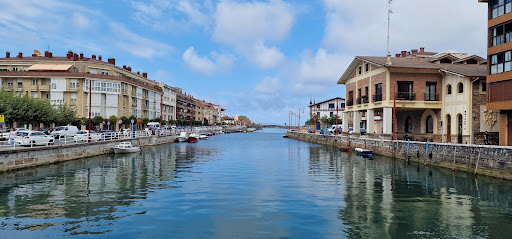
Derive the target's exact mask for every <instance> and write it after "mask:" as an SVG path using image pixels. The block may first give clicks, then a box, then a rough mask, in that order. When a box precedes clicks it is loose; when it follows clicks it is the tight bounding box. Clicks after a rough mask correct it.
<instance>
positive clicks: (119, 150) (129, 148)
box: [114, 142, 140, 154]
mask: <svg viewBox="0 0 512 239" xmlns="http://www.w3.org/2000/svg"><path fill="white" fill-rule="evenodd" d="M139 151H140V147H139V146H136V145H132V144H131V143H130V142H122V143H120V144H118V145H116V146H114V153H116V154H125V153H136V152H139Z"/></svg>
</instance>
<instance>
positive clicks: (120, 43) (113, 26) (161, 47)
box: [109, 22, 174, 59]
mask: <svg viewBox="0 0 512 239" xmlns="http://www.w3.org/2000/svg"><path fill="white" fill-rule="evenodd" d="M109 28H110V31H111V33H112V34H113V35H115V36H116V39H117V41H116V42H115V46H117V47H119V48H120V49H122V50H124V51H126V52H128V53H130V54H132V55H134V56H137V57H141V58H146V59H151V58H154V57H163V56H166V55H169V54H170V53H171V52H172V51H173V50H174V48H173V47H172V46H169V45H167V44H165V43H160V42H157V41H154V40H151V39H149V38H145V37H142V36H140V35H137V34H135V33H133V32H131V31H130V30H128V29H126V28H125V27H124V26H123V25H121V24H119V23H114V22H112V23H110V24H109Z"/></svg>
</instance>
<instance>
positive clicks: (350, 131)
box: [348, 128, 366, 135]
mask: <svg viewBox="0 0 512 239" xmlns="http://www.w3.org/2000/svg"><path fill="white" fill-rule="evenodd" d="M359 131H360V132H361V135H365V134H366V129H365V128H361V129H360V130H359ZM348 133H349V134H353V133H354V129H353V128H349V130H348Z"/></svg>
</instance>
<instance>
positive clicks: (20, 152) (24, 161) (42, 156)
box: [0, 136, 176, 172]
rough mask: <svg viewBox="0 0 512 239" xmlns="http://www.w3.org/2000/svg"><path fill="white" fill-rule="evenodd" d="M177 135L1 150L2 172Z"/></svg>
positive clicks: (173, 138)
mask: <svg viewBox="0 0 512 239" xmlns="http://www.w3.org/2000/svg"><path fill="white" fill-rule="evenodd" d="M175 141H176V136H161V137H158V136H148V137H141V138H135V139H120V140H110V141H99V142H92V143H83V144H66V145H54V146H46V147H34V148H24V147H16V149H12V150H11V149H9V150H2V151H0V172H2V171H9V170H17V169H22V168H28V167H34V166H38V165H44V164H51V163H57V162H61V161H67V160H73V159H79V158H85V157H90V156H96V155H102V154H108V153H112V152H113V150H112V148H113V147H114V146H115V145H117V144H119V143H120V142H130V143H132V144H137V145H141V146H147V145H158V144H165V143H170V142H175Z"/></svg>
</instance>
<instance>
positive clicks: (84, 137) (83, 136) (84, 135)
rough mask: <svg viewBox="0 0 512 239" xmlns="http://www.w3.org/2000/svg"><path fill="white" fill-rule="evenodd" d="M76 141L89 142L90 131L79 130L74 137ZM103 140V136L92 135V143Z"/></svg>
mask: <svg viewBox="0 0 512 239" xmlns="http://www.w3.org/2000/svg"><path fill="white" fill-rule="evenodd" d="M73 137H74V138H75V141H89V131H88V130H79V131H78V132H76V134H75V135H74V136H73ZM100 139H101V135H100V134H98V133H91V141H98V140H100Z"/></svg>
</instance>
